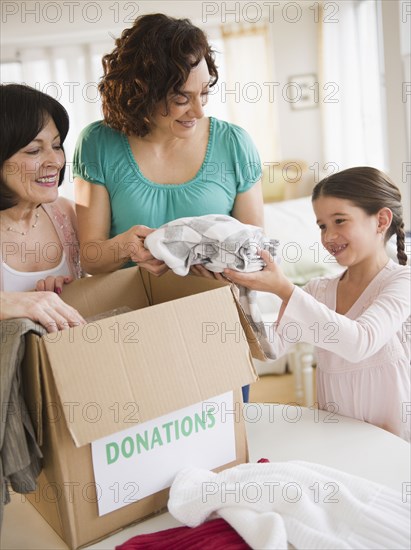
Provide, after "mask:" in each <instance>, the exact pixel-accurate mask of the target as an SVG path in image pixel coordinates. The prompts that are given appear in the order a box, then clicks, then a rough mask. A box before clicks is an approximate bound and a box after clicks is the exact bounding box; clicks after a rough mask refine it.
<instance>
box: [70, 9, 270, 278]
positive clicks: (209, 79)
mask: <svg viewBox="0 0 411 550" xmlns="http://www.w3.org/2000/svg"><path fill="white" fill-rule="evenodd" d="M103 67H104V76H103V78H102V80H101V82H100V85H99V90H100V93H101V97H102V103H103V115H104V120H103V121H98V122H94V123H92V124H91V125H89V126H87V127H86V128H85V129H84V130H83V132H82V133H81V135H80V137H79V141H78V143H77V147H76V151H75V156H74V176H75V178H76V179H75V185H76V202H77V214H78V222H79V236H80V244H81V248H82V263H83V266H84V268H85V269H86V271H88V272H89V273H92V274H95V273H101V272H109V271H114V270H115V269H118V268H120V267H124V266H126V265H130V263H131V262H138V264H139V265H140V266H141V267H144V268H145V269H147V270H148V271H150V272H152V273H154V274H157V275H160V274H162V273H163V272H164V271H166V270H167V267H166V266H165V264H164V263H163V262H160V261H159V260H156V259H154V258H153V256H152V255H151V254H150V253H149V251H148V250H146V249H145V248H144V238H145V237H146V236H147V235H148V234H149V233H150V232H151V231H153V230H154V228H158V227H159V226H161V225H163V224H165V223H167V222H169V221H172V220H174V219H177V218H181V217H185V216H201V215H206V214H225V215H231V216H233V217H235V218H237V219H238V220H239V221H241V222H243V223H249V224H253V225H257V226H262V225H263V201H262V193H261V187H260V178H261V163H260V159H259V155H258V152H257V150H256V147H255V145H254V144H253V142H252V140H251V139H250V137H249V135H248V134H247V133H246V132H245V131H244V130H243V129H242V128H240V127H238V126H236V125H234V124H230V123H228V122H224V121H222V120H218V119H216V118H213V117H206V116H204V110H203V109H204V106H205V104H206V103H207V96H208V94H209V92H210V90H211V89H212V87H213V86H214V85H215V84H216V82H217V79H218V72H217V68H216V66H215V63H214V52H213V50H212V49H211V47H210V45H209V43H208V41H207V38H206V36H205V34H204V32H203V31H202V30H201V29H199V28H198V27H195V26H194V25H192V23H191V22H190V21H189V20H188V19H175V18H171V17H168V16H166V15H163V14H150V15H144V16H140V17H138V18H137V19H136V21H135V22H134V24H133V26H132V27H131V28H129V29H126V30H124V31H123V33H122V35H121V37H120V38H119V39H117V40H116V46H115V48H114V50H113V51H112V52H111V53H110V54H108V55H106V56H104V58H103ZM192 271H193V272H194V273H196V274H202V275H206V274H207V273H208V272H207V270H205V269H204V268H203V267H202V266H195V267H193V268H192ZM208 275H209V276H211V274H210V273H208Z"/></svg>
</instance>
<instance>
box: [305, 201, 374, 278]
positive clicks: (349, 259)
mask: <svg viewBox="0 0 411 550" xmlns="http://www.w3.org/2000/svg"><path fill="white" fill-rule="evenodd" d="M313 208H314V212H315V215H316V218H317V224H318V226H319V228H320V230H321V242H322V244H323V245H324V247H325V248H326V249H327V250H328V251H329V252H330V253H331V254H332V255H333V256H334V257H335V259H336V260H337V262H338V263H339V264H340V265H342V266H346V267H350V266H353V265H357V264H359V263H361V262H363V261H366V260H368V259H370V258H372V257H375V256H377V255H378V254H379V252H384V238H383V233H382V232H381V230H380V227H381V220H380V214H379V213H377V214H375V215H368V214H367V213H366V212H365V211H364V210H363V209H362V208H359V207H358V206H355V205H354V204H353V203H352V202H351V201H348V200H345V199H338V198H335V197H329V196H320V197H318V198H317V199H316V200H315V201H313Z"/></svg>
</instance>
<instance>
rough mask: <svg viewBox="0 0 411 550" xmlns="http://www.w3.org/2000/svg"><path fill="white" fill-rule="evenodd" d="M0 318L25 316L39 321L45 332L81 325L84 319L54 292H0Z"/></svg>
mask: <svg viewBox="0 0 411 550" xmlns="http://www.w3.org/2000/svg"><path fill="white" fill-rule="evenodd" d="M0 314H1V315H0V318H1V319H2V320H4V319H17V318H19V317H27V318H28V319H31V320H32V321H35V322H36V323H40V324H41V325H43V327H44V328H45V329H46V330H47V332H56V331H57V330H63V329H65V328H68V327H75V326H77V325H82V324H84V323H85V322H86V321H85V320H84V319H83V317H82V316H81V315H80V313H79V312H78V311H77V310H75V309H74V308H72V307H71V306H69V305H68V304H66V303H65V302H63V300H62V299H61V298H59V297H58V296H57V294H56V293H55V292H48V291H44V292H43V291H39V292H1V293H0Z"/></svg>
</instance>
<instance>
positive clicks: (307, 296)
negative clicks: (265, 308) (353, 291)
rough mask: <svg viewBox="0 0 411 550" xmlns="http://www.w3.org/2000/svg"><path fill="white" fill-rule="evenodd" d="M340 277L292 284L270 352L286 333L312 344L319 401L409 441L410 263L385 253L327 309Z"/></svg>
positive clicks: (283, 345) (285, 340) (283, 343)
mask: <svg viewBox="0 0 411 550" xmlns="http://www.w3.org/2000/svg"><path fill="white" fill-rule="evenodd" d="M340 277H341V275H338V276H334V277H322V278H317V279H313V280H312V281H310V282H309V283H308V284H307V285H306V286H305V287H304V289H300V288H296V289H295V290H294V292H293V294H292V296H291V298H290V300H289V302H288V304H287V307H286V309H285V312H284V314H283V316H282V318H281V320H280V322H279V323H278V325H277V327H276V335H277V338H276V347H277V351H278V354H279V355H282V354H283V353H285V351H286V350H287V348H289V347H290V345H291V344H292V342H290V340H292V341H294V342H295V341H302V342H308V343H310V344H313V345H314V346H316V357H317V400H318V403H319V407H320V408H321V409H329V410H332V411H334V412H338V413H339V414H342V415H344V416H350V417H353V418H357V419H359V420H363V421H365V422H369V423H371V424H375V425H376V426H380V427H381V428H384V429H386V430H388V431H390V432H392V433H394V434H396V435H398V436H400V437H402V438H403V439H405V440H407V441H410V438H411V433H410V425H411V391H410V385H411V376H410V342H411V316H410V288H411V270H410V267H409V266H400V265H398V264H396V263H395V262H393V261H392V260H389V262H388V263H387V265H386V266H385V267H384V268H383V269H382V270H381V271H380V272H379V273H378V274H377V275H376V276H375V277H374V279H373V280H372V281H371V283H370V284H369V285H368V287H367V288H366V289H365V291H364V292H363V293H362V295H361V296H360V297H359V299H358V300H357V301H356V302H355V303H354V305H353V306H352V307H351V309H350V310H349V311H348V312H347V313H346V314H345V315H340V314H338V313H336V312H335V307H336V294H337V286H338V281H339V278H340ZM297 338H298V340H296V339H297Z"/></svg>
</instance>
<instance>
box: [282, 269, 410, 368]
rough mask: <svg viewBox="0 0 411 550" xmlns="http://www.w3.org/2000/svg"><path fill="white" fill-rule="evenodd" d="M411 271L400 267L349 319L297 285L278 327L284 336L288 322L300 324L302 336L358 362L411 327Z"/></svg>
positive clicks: (309, 341) (306, 340)
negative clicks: (363, 306) (359, 311)
mask: <svg viewBox="0 0 411 550" xmlns="http://www.w3.org/2000/svg"><path fill="white" fill-rule="evenodd" d="M410 284H411V277H410V271H407V270H403V269H401V270H398V272H394V273H393V274H392V276H390V277H389V279H388V280H387V281H386V282H385V284H384V286H383V288H381V289H380V291H379V293H378V296H377V298H376V299H375V300H374V301H373V302H372V303H371V304H370V305H369V306H368V307H367V309H366V310H365V311H364V312H363V313H362V314H361V315H360V316H359V317H357V319H349V318H348V317H346V316H345V315H340V314H338V313H336V312H335V311H332V310H331V309H329V308H328V307H327V306H326V305H324V304H321V303H320V302H318V301H317V300H316V299H315V298H314V297H313V296H311V295H310V294H308V293H307V292H304V290H302V289H300V288H296V289H295V290H294V292H293V294H292V296H291V298H290V300H289V301H288V304H287V307H286V308H285V311H284V314H283V317H282V319H281V321H280V323H279V325H278V327H277V334H278V335H279V336H280V337H281V336H282V332H283V331H284V330H285V327H286V326H287V323H290V322H292V323H294V324H296V326H298V328H299V336H300V337H299V340H300V341H303V342H308V343H310V344H313V345H315V346H318V347H319V348H322V349H325V350H328V351H331V352H333V353H335V354H337V355H339V356H340V357H342V358H344V359H346V360H347V361H350V362H351V363H358V362H360V361H363V360H364V359H367V358H368V357H371V356H372V355H374V354H375V353H377V352H378V351H379V350H380V349H381V348H382V347H383V346H384V345H385V344H387V342H389V340H391V339H392V338H393V336H394V335H395V334H396V333H398V332H400V333H402V338H403V339H404V344H405V342H406V332H407V331H408V332H409V331H410V326H409V321H407V319H408V318H409V315H410V294H409V292H410Z"/></svg>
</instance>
